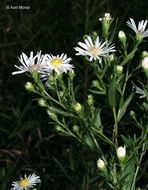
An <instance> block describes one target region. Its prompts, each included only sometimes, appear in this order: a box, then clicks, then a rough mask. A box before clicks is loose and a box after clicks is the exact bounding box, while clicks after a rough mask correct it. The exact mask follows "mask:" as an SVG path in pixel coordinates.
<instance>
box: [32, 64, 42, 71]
mask: <svg viewBox="0 0 148 190" xmlns="http://www.w3.org/2000/svg"><path fill="white" fill-rule="evenodd" d="M39 68H40V66H39V65H32V66H31V69H32V70H33V72H36V71H38V69H39Z"/></svg>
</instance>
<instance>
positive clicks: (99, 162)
mask: <svg viewBox="0 0 148 190" xmlns="http://www.w3.org/2000/svg"><path fill="white" fill-rule="evenodd" d="M97 166H98V169H99V170H102V171H105V169H106V165H105V162H104V161H103V160H101V159H99V160H97Z"/></svg>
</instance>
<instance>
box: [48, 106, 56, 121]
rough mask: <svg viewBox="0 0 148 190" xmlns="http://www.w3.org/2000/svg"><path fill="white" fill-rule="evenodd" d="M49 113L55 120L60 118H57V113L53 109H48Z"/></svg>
mask: <svg viewBox="0 0 148 190" xmlns="http://www.w3.org/2000/svg"><path fill="white" fill-rule="evenodd" d="M47 114H48V115H49V116H50V117H51V118H52V119H53V120H58V118H57V115H56V114H55V113H54V112H53V111H51V110H49V109H48V110H47Z"/></svg>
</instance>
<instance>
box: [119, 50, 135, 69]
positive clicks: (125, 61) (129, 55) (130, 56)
mask: <svg viewBox="0 0 148 190" xmlns="http://www.w3.org/2000/svg"><path fill="white" fill-rule="evenodd" d="M137 49H138V48H136V49H134V50H133V51H132V52H131V53H129V54H128V56H127V57H126V58H125V59H124V61H122V63H121V66H124V65H125V64H126V63H127V62H128V61H129V60H131V59H132V58H133V56H134V54H135V52H136V51H137Z"/></svg>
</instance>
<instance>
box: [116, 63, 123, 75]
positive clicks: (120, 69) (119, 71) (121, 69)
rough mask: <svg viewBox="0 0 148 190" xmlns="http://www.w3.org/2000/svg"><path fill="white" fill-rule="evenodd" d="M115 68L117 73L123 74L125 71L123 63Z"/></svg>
mask: <svg viewBox="0 0 148 190" xmlns="http://www.w3.org/2000/svg"><path fill="white" fill-rule="evenodd" d="M115 70H116V73H117V75H121V74H122V72H123V67H122V66H121V65H117V66H116V68H115Z"/></svg>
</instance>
